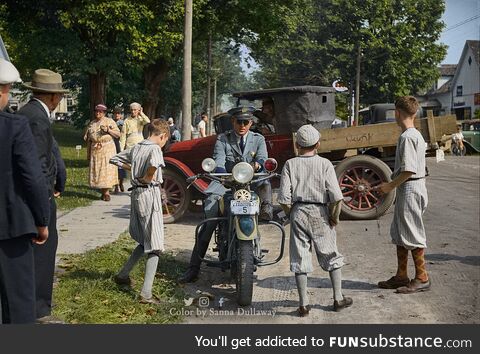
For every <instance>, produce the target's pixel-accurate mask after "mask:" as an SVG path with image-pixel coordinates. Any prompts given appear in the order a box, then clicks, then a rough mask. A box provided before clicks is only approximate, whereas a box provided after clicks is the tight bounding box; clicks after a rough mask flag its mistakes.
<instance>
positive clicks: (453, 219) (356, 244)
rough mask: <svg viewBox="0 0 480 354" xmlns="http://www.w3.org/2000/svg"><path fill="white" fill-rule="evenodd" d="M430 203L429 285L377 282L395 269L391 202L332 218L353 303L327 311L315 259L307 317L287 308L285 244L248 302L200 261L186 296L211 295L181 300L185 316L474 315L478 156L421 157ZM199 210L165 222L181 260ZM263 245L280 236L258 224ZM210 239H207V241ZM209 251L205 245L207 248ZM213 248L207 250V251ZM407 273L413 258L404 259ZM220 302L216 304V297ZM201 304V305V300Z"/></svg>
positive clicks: (444, 319)
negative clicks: (404, 290) (411, 287)
mask: <svg viewBox="0 0 480 354" xmlns="http://www.w3.org/2000/svg"><path fill="white" fill-rule="evenodd" d="M428 166H429V169H430V174H431V176H430V177H429V178H428V179H427V187H428V193H429V206H428V210H427V212H426V214H425V222H426V229H427V235H428V236H427V237H428V239H427V241H428V249H427V251H426V258H427V270H428V271H429V273H430V278H431V281H432V289H431V291H429V292H426V293H420V294H413V295H398V294H395V293H394V292H393V291H391V290H381V289H378V288H377V287H376V284H377V282H378V281H379V280H384V279H388V278H389V277H390V276H392V275H393V274H394V273H395V270H396V254H395V247H394V246H393V245H392V244H391V243H390V238H389V227H390V223H391V220H392V217H393V213H392V210H393V208H392V210H390V211H389V212H388V213H387V214H386V215H385V216H383V217H382V218H381V219H380V220H371V221H366V222H362V221H343V222H341V224H340V225H339V226H338V229H337V233H338V245H339V251H340V252H341V253H343V254H344V255H345V257H346V262H347V264H346V265H345V267H344V268H343V279H344V280H343V288H344V294H345V295H348V296H351V297H352V298H353V300H354V304H353V306H352V307H351V308H349V309H346V310H344V311H342V312H340V313H336V312H333V310H332V304H333V298H332V289H331V285H330V280H329V278H328V274H327V273H326V272H324V271H322V270H321V269H320V268H319V267H317V265H316V264H315V266H316V267H317V269H316V270H315V272H313V273H312V274H310V276H309V280H308V287H309V294H310V302H311V304H312V307H313V309H312V311H311V312H310V315H309V316H308V317H306V318H298V317H296V316H295V314H294V312H295V310H296V308H297V306H298V304H297V300H298V295H297V290H296V287H295V280H294V277H293V274H292V273H291V272H290V271H289V264H288V234H289V232H290V230H289V228H287V241H286V252H285V255H284V257H283V259H282V261H281V262H280V263H278V264H276V265H272V266H268V267H263V268H259V270H258V271H257V273H256V276H257V278H256V281H255V285H254V298H253V303H252V305H251V306H249V307H246V308H240V307H238V306H237V305H236V302H235V285H234V284H232V283H231V281H230V280H229V273H228V272H226V273H222V272H221V271H220V269H218V268H208V267H203V268H202V274H201V278H200V280H198V281H197V282H195V283H193V284H188V285H187V286H186V287H185V291H186V293H187V294H189V296H191V297H194V298H195V297H198V296H199V292H208V293H211V294H212V295H214V296H215V298H214V299H212V300H210V302H209V304H208V306H205V307H201V306H199V305H197V306H191V307H188V308H186V310H185V311H186V312H185V314H186V317H185V321H186V322H187V323H480V316H479V297H478V290H479V278H480V268H479V267H480V256H479V254H480V252H479V251H480V242H479V230H480V225H479V223H480V222H479V215H480V208H479V203H480V198H479V197H480V188H479V187H480V182H479V181H480V166H479V157H464V158H460V157H455V158H453V157H447V160H446V161H444V162H441V163H440V164H437V163H436V162H435V161H434V160H433V159H429V160H428ZM200 220H201V214H199V213H190V214H189V215H187V216H186V217H185V218H184V219H183V220H182V221H181V222H179V223H177V224H174V225H167V230H166V235H167V238H166V241H167V244H166V246H167V247H168V249H170V250H173V252H174V254H175V255H176V258H177V259H178V260H181V261H184V262H188V259H189V257H190V252H191V248H192V246H193V234H194V229H195V225H196V223H197V222H198V221H200ZM261 233H262V238H263V248H268V249H270V253H269V254H268V257H269V258H272V257H275V256H276V252H278V244H279V236H278V233H277V234H275V233H272V231H271V230H268V229H264V230H261ZM211 245H212V244H211ZM209 252H210V251H209ZM210 254H212V255H213V253H210ZM409 262H410V263H409V272H410V275H411V276H413V274H414V269H413V262H412V261H411V259H410V260H409ZM220 302H222V303H223V306H222V308H221V309H220V308H219V303H220ZM202 305H205V304H203V303H202Z"/></svg>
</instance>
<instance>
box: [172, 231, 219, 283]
mask: <svg viewBox="0 0 480 354" xmlns="http://www.w3.org/2000/svg"><path fill="white" fill-rule="evenodd" d="M215 226H216V223H215V222H209V223H207V224H206V226H203V227H202V229H201V230H200V232H199V234H198V239H197V242H195V246H194V247H193V250H192V256H191V257H190V264H189V266H188V269H187V271H186V272H185V273H184V274H183V275H182V276H181V277H180V278H179V279H178V282H179V283H193V282H194V281H196V280H197V279H198V275H199V274H200V265H201V263H202V258H204V257H205V254H206V253H207V249H208V245H209V244H210V239H211V238H212V234H213V231H214V230H215Z"/></svg>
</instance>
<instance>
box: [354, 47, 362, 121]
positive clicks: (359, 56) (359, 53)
mask: <svg viewBox="0 0 480 354" xmlns="http://www.w3.org/2000/svg"><path fill="white" fill-rule="evenodd" d="M361 60H362V49H361V46H360V43H358V51H357V73H356V77H355V111H354V115H353V124H352V125H357V124H358V111H359V109H360V62H361Z"/></svg>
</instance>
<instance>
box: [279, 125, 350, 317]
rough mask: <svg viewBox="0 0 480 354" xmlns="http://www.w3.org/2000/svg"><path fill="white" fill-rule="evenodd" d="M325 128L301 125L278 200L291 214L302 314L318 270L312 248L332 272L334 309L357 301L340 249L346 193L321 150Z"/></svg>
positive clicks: (292, 257) (292, 255) (293, 259)
mask: <svg viewBox="0 0 480 354" xmlns="http://www.w3.org/2000/svg"><path fill="white" fill-rule="evenodd" d="M319 141H320V133H319V132H318V130H317V129H315V128H314V127H313V126H312V125H303V126H302V127H300V129H298V132H297V137H296V142H295V145H296V147H297V149H298V156H297V157H294V158H292V159H290V160H288V161H287V162H286V163H285V166H284V167H283V170H282V177H281V180H280V192H279V197H278V202H279V203H280V205H281V206H282V208H283V209H284V211H285V213H286V214H287V215H290V221H291V229H290V270H291V271H292V272H294V273H295V281H296V283H297V289H298V294H299V297H300V306H299V308H298V309H297V314H298V316H300V317H304V316H307V315H308V313H309V312H310V306H308V305H309V300H308V295H307V274H308V273H311V272H312V271H313V267H312V249H313V251H314V252H315V254H316V256H317V260H318V263H319V264H320V267H322V269H324V270H325V271H327V272H329V274H330V279H331V281H332V288H333V297H334V302H333V308H334V310H335V311H340V310H342V309H344V308H345V307H348V306H351V305H352V303H353V300H352V299H351V298H349V297H346V296H343V293H342V272H341V269H342V266H343V264H344V263H343V256H342V255H341V254H340V253H339V252H338V249H337V243H336V237H337V236H336V232H335V226H336V225H337V224H338V222H339V215H340V203H341V201H342V200H343V195H342V192H341V190H340V186H339V185H338V181H337V177H336V175H335V170H334V168H333V165H332V163H331V162H330V161H329V160H327V159H325V158H323V157H320V156H318V155H317V149H318V146H319Z"/></svg>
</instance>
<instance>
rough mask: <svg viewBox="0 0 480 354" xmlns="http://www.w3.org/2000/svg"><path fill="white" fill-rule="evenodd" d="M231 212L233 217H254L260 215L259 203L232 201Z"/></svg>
mask: <svg viewBox="0 0 480 354" xmlns="http://www.w3.org/2000/svg"><path fill="white" fill-rule="evenodd" d="M230 210H231V212H232V214H233V215H254V214H258V211H259V206H258V202H257V201H255V200H253V201H250V200H232V201H231V202H230Z"/></svg>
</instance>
